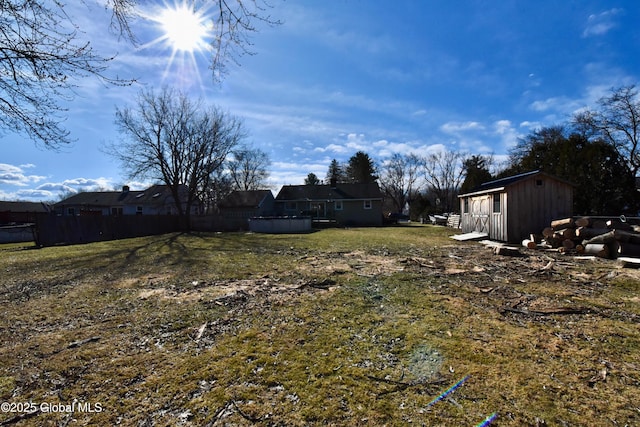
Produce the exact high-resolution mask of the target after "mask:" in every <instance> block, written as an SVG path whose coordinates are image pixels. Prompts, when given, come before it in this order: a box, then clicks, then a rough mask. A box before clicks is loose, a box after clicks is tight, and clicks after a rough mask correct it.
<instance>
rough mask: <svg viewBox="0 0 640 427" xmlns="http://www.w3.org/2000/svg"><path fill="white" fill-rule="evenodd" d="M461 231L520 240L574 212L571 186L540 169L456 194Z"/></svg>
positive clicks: (490, 237)
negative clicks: (458, 201) (458, 202)
mask: <svg viewBox="0 0 640 427" xmlns="http://www.w3.org/2000/svg"><path fill="white" fill-rule="evenodd" d="M458 198H459V199H460V212H461V219H460V222H461V229H462V232H463V233H472V232H477V233H486V234H487V237H488V238H489V239H492V240H499V241H504V242H512V243H514V242H520V241H522V240H523V239H525V238H528V237H529V235H530V234H531V233H533V232H540V231H541V230H542V229H544V228H545V227H547V226H548V225H549V223H550V222H551V221H552V220H554V219H559V218H566V217H570V216H572V214H573V185H572V184H571V183H569V182H567V181H564V180H562V179H560V178H557V177H554V176H552V175H549V174H547V173H544V172H541V171H539V170H536V171H532V172H527V173H523V174H520V175H515V176H511V177H507V178H502V179H498V180H495V181H490V182H486V183H484V184H482V185H480V186H479V187H477V188H476V189H474V190H472V191H470V192H468V193H466V194H460V195H459V196H458Z"/></svg>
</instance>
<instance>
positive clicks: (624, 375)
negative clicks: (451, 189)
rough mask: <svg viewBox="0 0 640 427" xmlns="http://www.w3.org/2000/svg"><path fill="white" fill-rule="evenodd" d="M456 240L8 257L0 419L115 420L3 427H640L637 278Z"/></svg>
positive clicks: (216, 237)
mask: <svg viewBox="0 0 640 427" xmlns="http://www.w3.org/2000/svg"><path fill="white" fill-rule="evenodd" d="M450 233H451V232H450V230H447V229H445V228H442V227H432V226H410V227H391V228H384V229H348V230H341V229H335V230H323V231H321V232H316V233H311V234H306V235H275V236H268V235H256V234H239V233H230V234H202V235H183V234H171V235H165V236H157V237H148V238H140V239H131V240H123V241H118V242H104V243H96V244H90V245H79V246H69V247H56V248H46V249H40V250H20V249H19V248H17V247H11V248H0V249H1V250H0V255H1V256H0V271H2V272H3V280H2V285H1V286H0V300H2V308H1V309H0V310H1V311H2V316H1V317H0V318H1V319H2V320H1V324H0V331H1V334H0V401H5V402H10V403H13V404H17V403H20V402H35V403H37V404H40V403H45V404H53V403H63V404H71V403H72V402H73V401H74V400H75V401H76V403H92V404H96V403H99V404H100V408H101V409H102V411H101V412H93V413H89V412H86V411H84V412H82V411H78V410H75V411H74V412H69V413H44V412H42V411H39V412H38V413H36V414H34V415H31V416H28V417H23V418H19V417H16V416H18V415H20V414H17V413H6V412H5V413H0V424H2V423H4V424H14V425H66V424H67V423H71V422H74V424H77V425H138V426H139V425H193V426H199V425H229V426H233V425H252V424H258V425H315V424H323V425H406V424H407V423H414V424H418V425H429V426H432V425H476V424H478V423H480V422H481V421H482V420H484V419H485V418H486V417H487V416H489V415H490V414H492V413H494V412H495V413H497V414H498V418H497V421H496V422H495V424H496V425H513V426H521V425H532V426H536V425H538V426H542V425H636V424H639V420H640V405H639V404H638V400H637V395H638V393H639V392H640V370H639V368H640V363H639V362H638V360H637V354H638V351H639V350H640V329H639V328H638V323H639V322H638V319H639V316H640V301H639V300H638V289H639V287H640V280H639V278H640V276H639V275H638V271H637V270H628V269H623V268H621V267H620V266H619V265H617V264H615V263H614V262H611V261H601V260H597V261H576V260H573V259H572V258H570V257H561V256H558V255H550V254H546V253H541V252H528V253H527V256H525V257H522V258H504V257H497V256H494V255H492V254H491V252H490V251H488V250H486V249H485V248H483V247H481V246H479V245H477V244H474V243H469V244H454V243H453V242H452V241H450V240H449V239H448V238H447V236H448V235H449V234H450ZM558 309H560V311H561V314H554V310H556V311H557V310H558ZM467 375H468V376H469V379H468V380H467V381H466V382H465V383H464V384H463V385H461V386H460V387H459V388H458V389H457V390H456V391H455V392H454V393H453V394H451V395H450V396H449V397H448V398H445V399H442V401H439V402H437V403H435V404H433V405H430V402H432V401H433V399H434V398H436V397H437V396H438V395H440V393H442V392H443V391H444V390H446V389H447V388H449V387H450V386H452V385H453V384H455V383H456V382H457V381H458V380H460V379H461V378H463V377H465V376H467ZM45 408H46V407H45ZM84 408H85V409H86V407H84Z"/></svg>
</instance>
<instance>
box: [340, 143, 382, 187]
mask: <svg viewBox="0 0 640 427" xmlns="http://www.w3.org/2000/svg"><path fill="white" fill-rule="evenodd" d="M346 177H347V181H348V182H353V183H360V184H369V183H372V182H376V181H377V180H378V177H377V176H376V168H375V165H374V163H373V160H372V159H371V157H369V155H368V154H367V153H365V152H363V151H358V152H357V153H356V154H354V155H353V156H351V158H350V159H349V164H348V165H347V170H346Z"/></svg>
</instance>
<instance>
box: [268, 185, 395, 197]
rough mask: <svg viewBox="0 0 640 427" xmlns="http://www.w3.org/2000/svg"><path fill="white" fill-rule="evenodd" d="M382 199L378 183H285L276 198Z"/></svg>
mask: <svg viewBox="0 0 640 427" xmlns="http://www.w3.org/2000/svg"><path fill="white" fill-rule="evenodd" d="M375 199H382V193H381V192H380V187H379V186H378V183H376V182H373V183H368V184H336V185H335V186H333V185H328V184H323V185H285V186H283V187H282V188H281V189H280V192H279V193H278V196H277V197H276V200H278V201H284V200H375Z"/></svg>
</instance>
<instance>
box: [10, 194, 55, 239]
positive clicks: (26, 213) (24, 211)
mask: <svg viewBox="0 0 640 427" xmlns="http://www.w3.org/2000/svg"><path fill="white" fill-rule="evenodd" d="M49 211H50V206H49V205H47V204H45V203H40V202H37V203H36V202H4V201H0V243H17V242H30V241H33V240H34V237H33V228H32V227H33V224H34V223H35V222H36V217H37V216H38V215H40V214H46V213H47V212H49Z"/></svg>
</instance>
